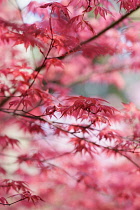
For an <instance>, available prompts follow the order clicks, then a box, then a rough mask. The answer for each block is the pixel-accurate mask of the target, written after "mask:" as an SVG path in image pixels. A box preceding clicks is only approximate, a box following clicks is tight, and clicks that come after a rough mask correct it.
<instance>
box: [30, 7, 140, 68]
mask: <svg viewBox="0 0 140 210" xmlns="http://www.w3.org/2000/svg"><path fill="white" fill-rule="evenodd" d="M139 8H140V5H138V6H137V7H136V8H135V9H133V10H131V11H130V12H128V13H126V14H125V15H123V16H122V17H120V18H119V19H118V20H116V21H115V22H113V23H111V24H110V25H109V26H107V27H106V28H104V29H103V30H101V31H100V32H99V33H98V34H96V35H95V36H93V37H91V38H89V39H87V40H85V41H83V42H81V43H80V44H79V45H78V46H76V47H74V48H73V49H72V50H70V51H69V52H66V53H65V54H63V55H61V56H58V57H56V58H57V59H60V60H62V59H64V58H65V57H66V56H67V55H69V54H71V53H73V52H75V51H77V50H78V49H80V48H81V46H83V45H85V44H87V43H89V42H91V41H93V40H95V39H97V38H98V37H100V36H101V35H103V34H104V33H105V32H107V31H108V30H110V29H111V28H113V27H115V26H116V25H118V24H119V23H121V22H122V21H123V20H124V19H126V18H127V17H128V16H129V15H131V14H132V13H133V12H135V11H136V10H138V9H139ZM49 59H50V58H49ZM44 67H45V64H42V65H41V66H39V67H36V68H35V70H34V71H37V72H38V71H40V70H41V69H42V68H44Z"/></svg>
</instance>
